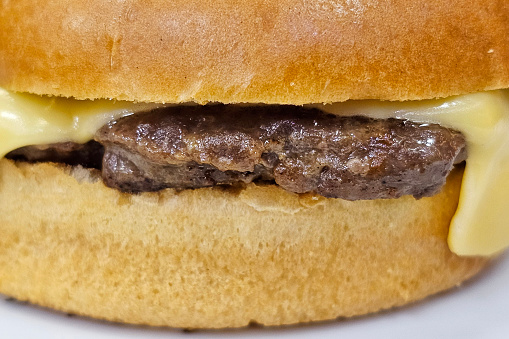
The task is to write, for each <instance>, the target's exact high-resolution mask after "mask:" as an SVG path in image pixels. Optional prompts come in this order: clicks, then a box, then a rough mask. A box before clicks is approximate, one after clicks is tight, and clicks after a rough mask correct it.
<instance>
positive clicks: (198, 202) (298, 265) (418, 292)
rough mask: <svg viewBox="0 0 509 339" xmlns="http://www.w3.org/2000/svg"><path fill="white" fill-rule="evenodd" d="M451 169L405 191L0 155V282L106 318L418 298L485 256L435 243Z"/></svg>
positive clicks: (361, 309)
mask: <svg viewBox="0 0 509 339" xmlns="http://www.w3.org/2000/svg"><path fill="white" fill-rule="evenodd" d="M461 177H462V173H461V171H459V170H456V171H454V172H453V173H452V174H451V175H450V178H449V181H448V183H447V185H446V186H445V187H444V189H443V191H442V193H440V194H438V195H436V196H434V197H432V198H423V199H420V200H415V199H414V198H411V197H403V198H400V199H395V200H375V201H355V202H351V201H344V200H340V199H326V198H318V197H314V196H312V195H297V194H293V193H288V192H286V191H283V190H282V189H280V188H278V187H276V186H271V185H269V186H258V185H254V184H250V185H248V186H247V187H246V188H245V189H238V190H231V189H224V188H202V189H196V190H185V191H181V192H177V191H175V190H171V189H167V190H164V191H161V192H158V193H143V194H139V195H129V194H123V193H120V192H118V191H115V190H112V189H109V188H107V187H105V186H104V185H103V183H102V182H101V181H100V180H99V179H98V177H97V173H94V171H90V170H86V169H83V168H79V167H76V168H71V167H65V166H60V165H54V164H49V163H42V164H27V163H14V162H12V161H10V160H5V159H4V160H1V161H0V200H1V201H2V204H0V234H2V237H0V248H1V249H2V250H1V251H0V292H1V293H4V294H6V295H9V296H12V297H15V298H17V299H20V300H28V301H30V302H33V303H36V304H40V305H43V306H47V307H51V308H55V309H58V310H62V311H65V312H70V313H76V314H82V315H86V316H91V317H95V318H101V319H107V320H112V321H119V322H126V323H133V324H149V325H156V326H171V327H183V328H220V327H241V326H246V325H248V324H249V323H250V322H256V323H260V324H264V325H282V324H294V323H300V322H310V321H320V320H327V319H334V318H337V317H343V316H344V317H350V316H355V315H361V314H365V313H370V312H375V311H378V310H381V309H387V308H391V307H394V306H399V305H403V304H407V303H410V302H412V301H415V300H419V299H422V298H424V297H426V296H428V295H431V294H433V293H437V292H439V291H442V290H445V289H448V288H451V287H453V286H456V285H458V284H459V283H460V282H461V281H463V280H465V279H468V278H469V277H471V276H472V275H474V274H476V273H477V272H478V271H479V270H480V269H481V268H482V267H484V266H485V265H486V263H487V262H488V261H489V259H487V258H474V257H471V258H469V257H458V256H456V255H455V254H453V253H451V252H450V251H449V249H448V247H447V242H446V239H447V233H448V225H449V221H450V219H451V217H452V215H453V213H454V211H455V209H456V204H457V198H458V191H459V186H460V182H461Z"/></svg>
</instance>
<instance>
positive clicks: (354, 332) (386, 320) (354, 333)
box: [0, 254, 509, 339]
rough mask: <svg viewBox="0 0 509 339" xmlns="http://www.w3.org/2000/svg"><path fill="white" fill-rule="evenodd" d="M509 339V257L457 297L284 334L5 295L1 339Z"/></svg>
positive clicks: (285, 330)
mask: <svg viewBox="0 0 509 339" xmlns="http://www.w3.org/2000/svg"><path fill="white" fill-rule="evenodd" d="M274 337H276V338H278V339H280V338H281V339H283V338H296V339H300V338H320V339H329V338H342V339H352V338H405V339H407V338H412V339H419V338H474V339H476V338H490V339H491V338H494V339H499V338H500V339H502V338H504V339H505V338H509V255H507V254H506V255H504V256H503V257H502V258H500V259H499V260H497V262H496V263H495V264H494V265H493V266H492V267H491V268H490V269H488V270H487V271H486V272H484V273H483V274H482V275H481V276H480V277H478V278H476V279H474V280H473V281H471V282H469V283H466V284H464V285H463V286H462V287H460V288H459V289H456V290H454V291H453V292H448V293H444V294H441V295H439V296H437V297H433V298H430V299H427V300H426V301H424V302H420V303H418V304H415V305H412V306H409V307H404V308H401V309H397V310H393V311H390V312H384V313H382V314H378V315H375V316H370V317H363V318H358V319H350V320H341V321H333V322H328V323H324V324H318V325H310V326H297V327H289V328H282V329H265V328H248V329H244V330H235V331H218V332H215V331H212V332H210V331H209V332H203V331H196V332H190V333H187V332H183V331H181V330H166V329H152V328H146V327H131V326H122V325H116V324H109V323H106V322H100V321H94V320H90V319H85V318H81V317H69V316H67V315H65V314H62V313H58V312H52V311H49V310H46V309H41V308H38V307H34V306H30V305H27V304H25V303H20V302H15V301H7V300H6V297H5V296H1V295H0V338H2V339H4V338H6V339H7V338H8V339H10V338H41V339H46V338H48V339H49V338H51V339H53V338H73V339H74V338H76V339H81V338H83V339H84V338H87V339H88V338H97V339H107V338H167V339H172V338H186V339H194V338H200V339H205V338H206V339H210V338H274Z"/></svg>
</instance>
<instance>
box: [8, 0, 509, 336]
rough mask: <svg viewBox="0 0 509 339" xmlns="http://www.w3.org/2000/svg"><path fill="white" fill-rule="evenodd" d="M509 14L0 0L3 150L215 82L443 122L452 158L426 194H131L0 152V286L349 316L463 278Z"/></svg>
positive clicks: (46, 301) (30, 292) (193, 310)
mask: <svg viewBox="0 0 509 339" xmlns="http://www.w3.org/2000/svg"><path fill="white" fill-rule="evenodd" d="M508 17H509V4H508V3H507V2H504V1H480V0H479V1H475V2H473V3H472V1H470V0H468V1H467V0H446V1H443V0H441V1H438V0H432V1H420V0H419V1H413V2H412V3H408V1H399V0H397V1H393V2H391V3H390V4H387V3H381V2H380V1H355V2H352V1H339V0H338V1H334V0H332V1H318V0H316V1H290V0H284V1H251V2H242V3H240V2H236V1H214V2H212V1H197V0H187V1H172V2H167V1H152V2H151V3H150V4H147V3H146V2H142V1H112V2H103V1H98V0H97V1H96V0H93V1H86V2H85V1H78V0H73V1H70V2H67V3H66V4H62V3H61V2H57V1H49V0H31V1H28V0H17V1H3V2H2V4H1V5H0V86H2V87H3V89H2V90H1V93H0V94H1V95H0V105H1V107H0V131H2V133H1V136H0V138H1V139H0V140H1V141H2V144H3V145H7V144H9V145H11V146H10V148H9V149H1V150H0V152H2V153H3V154H5V153H7V152H9V151H11V150H13V149H15V148H18V147H22V146H27V145H33V144H34V143H35V144H47V143H53V142H64V141H76V142H86V141H88V140H87V139H90V138H92V137H93V134H94V133H95V131H96V130H97V129H98V128H100V127H101V125H102V124H106V123H109V122H111V121H113V120H115V119H117V118H119V117H121V116H124V115H129V114H136V113H137V112H139V111H140V110H139V109H137V108H136V109H135V108H133V107H135V106H136V107H138V106H140V105H141V106H143V105H146V106H145V108H147V109H150V108H153V107H158V106H161V105H167V104H180V103H198V104H205V103H208V102H215V103H216V102H217V103H225V104H238V103H242V104H260V103H262V104H285V105H312V106H314V107H317V106H318V107H320V109H323V110H325V111H327V112H331V113H333V114H367V115H376V116H377V117H378V116H384V115H385V117H395V118H399V119H411V120H414V121H416V122H420V123H441V124H443V125H444V126H446V127H449V128H453V129H457V130H459V131H460V132H462V133H463V135H464V136H465V138H466V140H467V151H468V159H467V162H466V167H465V171H464V170H463V169H462V168H461V167H458V168H456V169H454V170H453V171H452V172H451V173H450V174H449V177H448V179H447V184H446V185H445V186H444V187H443V188H442V190H441V192H440V193H438V194H436V195H435V196H433V197H429V198H422V199H420V200H416V199H414V198H412V197H409V196H404V197H401V198H398V199H390V200H371V201H345V200H341V199H332V198H324V197H322V196H318V195H316V194H312V193H310V194H295V193H290V192H287V191H285V190H283V189H281V188H280V187H279V186H276V185H266V184H263V185H262V184H257V183H251V184H248V185H245V186H243V187H241V188H239V187H235V188H228V187H210V188H200V189H194V190H182V191H177V190H174V189H166V190H162V191H159V192H155V193H141V194H129V193H121V192H119V191H117V190H114V189H111V188H107V187H105V186H104V184H103V183H102V181H101V180H100V177H99V175H98V172H97V171H96V170H93V169H84V168H82V167H71V166H65V165H58V164H54V163H36V164H32V163H25V162H13V161H11V160H7V159H2V160H1V161H0V196H1V198H0V199H1V201H2V204H0V212H1V213H0V233H1V234H2V237H1V238H0V292H1V293H4V294H7V295H10V296H13V297H15V298H18V299H21V300H28V301H31V302H33V303H37V304H40V305H44V306H48V307H52V308H55V309H59V310H63V311H66V312H72V313H77V314H83V315H87V316H91V317H96V318H102V319H108V320H113V321H121V322H128V323H135V324H149V325H161V326H173V327H186V328H220V327H240V326H245V325H247V324H248V323H249V322H258V323H261V324H266V325H282V324H294V323H299V322H310V321H320V320H326V319H334V318H336V317H340V316H354V315H361V314H366V313H370V312H375V311H378V310H381V309H386V308H391V307H394V306H399V305H403V304H407V303H410V302H412V301H415V300H419V299H422V298H424V297H426V296H428V295H430V294H433V293H437V292H439V291H442V290H445V289H448V288H450V287H453V286H456V285H458V284H459V283H460V282H462V281H463V280H465V279H468V278H469V277H471V276H473V275H474V274H476V273H477V272H479V271H480V270H481V269H482V267H484V266H485V265H486V263H487V262H488V261H489V256H487V255H494V254H496V253H498V252H499V251H501V250H502V249H503V248H504V247H506V246H507V245H508V243H509V235H508V231H506V229H507V228H506V227H504V226H505V225H503V224H502V222H503V220H507V218H505V219H504V216H503V214H501V213H502V212H504V209H505V208H504V207H505V206H504V204H503V201H506V200H507V199H506V196H505V194H506V193H505V192H508V191H509V189H505V188H509V180H508V178H507V177H508V175H507V173H506V172H507V171H506V170H505V169H504V168H507V167H504V166H507V162H508V159H509V156H507V154H506V153H505V152H504V150H507V149H509V148H508V147H507V145H509V141H507V138H506V135H507V134H508V133H506V131H507V130H508V129H509V128H508V126H509V123H508V121H509V118H508V116H509V112H508V109H507V93H506V91H497V92H485V91H488V90H497V89H505V88H508V87H509V28H508V26H507V21H508ZM474 92H477V93H476V94H470V93H474ZM481 92H483V93H481ZM484 92H485V93H484ZM24 93H32V94H30V95H29V94H24ZM453 96H460V97H453ZM60 97H73V98H75V99H80V100H85V101H79V102H78V101H76V100H75V99H64V98H60ZM436 98H447V99H438V101H434V99H436ZM99 99H107V100H111V101H109V102H106V103H105V102H104V101H101V100H99ZM351 99H354V100H360V101H361V102H356V103H352V102H350V101H347V100H351ZM368 99H370V100H372V101H363V100H368ZM92 100H93V101H92ZM383 100H385V101H387V100H388V101H405V100H412V101H411V102H406V103H387V102H382V101H383ZM423 100H424V101H423ZM429 100H431V101H429ZM344 101H347V102H346V103H340V102H344ZM140 103H142V104H140ZM324 103H325V104H327V105H325V106H324V105H323V104H324ZM462 103H463V104H462ZM464 103H467V105H466V106H465V105H464ZM104 105H106V106H108V105H110V106H115V105H120V109H117V110H115V107H111V109H110V108H108V109H106V110H104V109H103V108H102V107H103V106H104ZM87 106H88V107H92V108H93V109H92V111H91V112H92V113H91V112H89V113H88V114H87V113H86V112H82V111H80V109H81V108H80V107H87ZM322 106H323V107H322ZM446 106H449V107H448V109H446V108H447V107H446ZM77 107H78V108H79V109H78V108H77ZM94 107H95V108H94ZM97 107H99V109H98V108H97ZM423 107H424V108H423ZM454 107H462V109H457V110H455V109H454ZM472 107H474V108H476V109H472ZM117 108H118V106H117ZM142 111H143V110H142ZM388 111H390V112H391V113H387V112H388ZM112 112H113V113H112ZM115 112H116V113H115ZM119 112H120V113H119ZM422 112H427V113H426V114H424V113H422ZM437 112H438V114H435V115H434V113H437ZM78 113H79V114H78ZM386 113H387V114H386ZM421 113H422V114H421ZM423 115H426V117H425V118H423ZM437 116H440V117H437ZM83 117H86V118H83ZM98 117H99V118H98ZM87 119H89V120H87ZM472 119H473V120H472ZM98 121H100V122H101V123H100V124H99V123H98ZM82 122H90V124H88V125H87V124H86V123H85V124H84V125H83V124H82ZM83 126H85V127H86V128H85V127H83ZM83 130H87V132H86V133H85V132H83ZM76 131H78V132H76ZM82 132H83V133H82ZM87 133H88V134H87ZM462 178H464V179H463V181H464V183H463V185H464V186H463V187H462V183H461V182H462ZM479 178H481V179H482V180H478V179H479ZM494 187H495V188H497V187H498V188H499V189H498V190H494V191H493V189H494ZM460 196H461V198H460ZM475 197H482V198H483V199H479V198H477V199H476V198H475ZM487 197H488V198H487ZM486 199H491V200H490V203H489V204H486V203H485V202H486V201H487V200H486ZM458 202H459V207H458ZM457 211H458V212H457ZM460 211H468V213H471V214H468V213H467V212H464V213H463V214H459V212H460ZM472 213H473V214H472ZM453 218H454V219H453ZM451 220H453V224H452V225H453V227H451V229H450V225H451ZM481 221H482V223H483V225H482V226H483V227H479V223H480V222H481ZM465 225H466V226H465ZM486 225H488V227H491V228H489V230H490V231H489V235H486V232H484V231H483V229H485V227H486ZM454 232H456V233H454ZM448 237H449V242H450V244H451V248H452V249H453V250H454V251H455V252H456V253H458V254H460V255H458V254H455V253H453V252H451V249H450V247H449V245H448V242H447V240H448ZM454 239H460V240H459V241H458V242H457V243H456V242H455V240H454ZM476 239H477V240H476ZM456 246H457V247H456ZM465 255H468V256H465ZM475 255H484V256H475Z"/></svg>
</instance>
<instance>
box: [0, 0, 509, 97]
mask: <svg viewBox="0 0 509 339" xmlns="http://www.w3.org/2000/svg"><path fill="white" fill-rule="evenodd" d="M150 4H151V5H150V6H149V5H147V2H146V1H134V0H126V1H103V0H90V1H78V0H73V1H50V0H11V1H3V2H2V4H1V5H0V86H5V87H6V88H7V89H10V90H14V91H21V92H33V93H37V94H53V95H63V96H73V97H76V98H79V99H84V98H100V97H101V98H102V97H108V98H117V99H127V100H135V101H154V102H183V101H193V100H194V101H198V102H208V101H220V102H224V103H229V102H265V103H290V104H302V103H310V102H335V101H344V100H346V99H367V98H374V99H388V100H407V99H423V98H434V97H446V96H450V95H455V94H464V93H467V92H475V91H482V90H487V89H496V88H507V87H509V25H508V24H507V23H508V22H509V1H506V0H414V1H408V0H394V1H380V0H362V1H350V0H348V1H347V0H312V1H304V0H252V1H231V0H219V1H218V0H173V1H166V0H154V1H150Z"/></svg>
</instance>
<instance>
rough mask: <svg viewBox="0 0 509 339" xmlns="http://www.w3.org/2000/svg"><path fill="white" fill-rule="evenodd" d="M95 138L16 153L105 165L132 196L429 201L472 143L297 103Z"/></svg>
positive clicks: (178, 119)
mask: <svg viewBox="0 0 509 339" xmlns="http://www.w3.org/2000/svg"><path fill="white" fill-rule="evenodd" d="M95 140H96V141H97V143H95V142H90V143H88V144H87V145H86V146H75V148H72V147H71V146H70V144H69V143H63V144H54V145H49V146H44V147H41V146H37V147H34V146H31V147H24V148H21V149H18V150H16V151H14V152H11V153H10V154H9V155H8V156H9V157H13V158H17V159H26V160H29V161H63V162H66V163H71V164H76V163H80V164H84V165H89V164H94V163H96V162H97V161H98V160H100V159H101V158H102V176H103V180H104V182H105V184H106V185H108V186H110V187H114V188H116V189H119V190H121V191H126V192H143V191H157V190H160V189H164V188H168V187H172V188H178V189H187V188H198V187H206V186H214V185H232V184H237V183H248V182H252V181H255V180H264V181H273V182H275V183H276V184H277V185H279V186H281V187H282V188H284V189H286V190H288V191H291V192H295V193H305V192H315V193H317V194H320V195H322V196H325V197H333V198H343V199H348V200H359V199H380V198H398V197H400V196H402V195H413V196H414V197H416V198H420V197H424V196H431V195H433V194H435V193H437V192H438V191H439V190H440V188H441V187H442V185H443V184H444V183H445V179H446V177H447V175H448V173H449V171H450V170H451V169H452V167H453V165H454V164H456V163H459V162H461V161H463V160H465V156H466V151H465V139H464V137H463V136H462V135H461V134H460V133H459V132H456V131H453V130H450V129H447V128H444V127H441V126H439V125H433V124H418V123H413V122H409V121H403V120H396V119H387V120H376V119H370V118H364V117H339V116H335V115H330V114H325V113H322V112H320V111H318V110H315V109H307V108H302V107H295V106H268V105H261V106H242V105H219V104H218V105H207V106H175V107H169V108H163V109H158V110H154V111H151V112H146V113H139V114H135V115H131V116H128V117H124V118H121V119H119V120H117V121H114V122H112V123H110V124H108V125H106V126H104V127H103V128H101V129H100V130H99V131H98V132H97V134H96V136H95ZM99 144H100V145H102V146H103V147H104V154H103V151H102V149H101V146H100V145H99ZM98 145H99V146H98ZM70 148H72V149H73V152H74V154H73V155H72V156H67V155H66V154H68V153H69V149H70ZM78 149H79V150H78ZM44 150H46V152H44ZM77 150H78V151H77ZM66 152H67V153H66ZM45 153H46V154H45ZM76 153H79V154H76ZM62 154H64V155H66V156H62Z"/></svg>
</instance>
